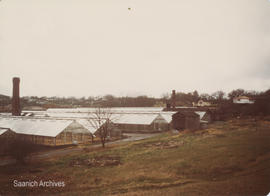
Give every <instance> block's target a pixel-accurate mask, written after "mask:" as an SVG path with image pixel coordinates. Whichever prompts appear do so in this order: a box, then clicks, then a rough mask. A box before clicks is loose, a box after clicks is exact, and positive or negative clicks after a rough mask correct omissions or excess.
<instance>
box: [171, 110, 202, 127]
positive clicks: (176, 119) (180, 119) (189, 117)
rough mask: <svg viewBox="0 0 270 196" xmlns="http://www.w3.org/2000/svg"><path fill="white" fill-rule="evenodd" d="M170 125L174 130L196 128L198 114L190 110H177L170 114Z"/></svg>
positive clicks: (198, 121) (198, 122)
mask: <svg viewBox="0 0 270 196" xmlns="http://www.w3.org/2000/svg"><path fill="white" fill-rule="evenodd" d="M172 126H173V128H174V129H176V130H184V129H189V130H198V129H199V128H200V115H199V114H196V113H195V112H191V111H179V112H177V113H175V114H173V115H172Z"/></svg>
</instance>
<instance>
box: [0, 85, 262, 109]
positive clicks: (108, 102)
mask: <svg viewBox="0 0 270 196" xmlns="http://www.w3.org/2000/svg"><path fill="white" fill-rule="evenodd" d="M263 93H264V92H258V91H246V90H244V89H236V90H232V91H231V92H230V93H228V94H226V93H225V92H223V91H216V92H214V93H212V94H208V93H201V94H199V93H198V91H196V90H195V91H193V92H188V93H184V92H176V97H175V101H176V105H177V106H192V103H193V102H195V103H196V102H198V101H199V100H203V101H207V102H210V103H211V104H217V105H218V104H221V103H223V102H226V101H231V100H232V99H233V98H234V97H237V96H248V97H250V98H252V99H256V98H258V97H260V96H261V95H263ZM170 99H171V94H170V93H164V94H163V95H162V96H161V97H160V98H155V97H149V96H146V95H142V96H137V97H128V96H125V97H117V96H113V95H110V94H108V95H104V96H98V97H93V96H89V97H88V98H86V97H81V98H76V97H45V96H43V97H37V96H27V97H21V106H22V107H26V106H41V107H43V108H55V107H155V106H156V107H165V106H166V103H167V102H170ZM8 104H11V97H9V96H4V95H0V106H5V105H8Z"/></svg>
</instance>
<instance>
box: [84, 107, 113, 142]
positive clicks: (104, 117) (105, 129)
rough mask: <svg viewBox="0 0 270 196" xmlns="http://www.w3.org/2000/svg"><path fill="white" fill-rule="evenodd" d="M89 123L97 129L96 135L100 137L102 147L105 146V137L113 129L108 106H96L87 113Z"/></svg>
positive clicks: (111, 116)
mask: <svg viewBox="0 0 270 196" xmlns="http://www.w3.org/2000/svg"><path fill="white" fill-rule="evenodd" d="M89 116H90V118H89V119H88V121H89V123H90V124H91V125H92V126H93V127H94V128H95V129H96V130H97V132H96V135H97V136H98V137H99V138H100V141H101V143H102V147H105V143H106V139H107V137H108V136H110V134H111V131H112V129H113V122H112V120H113V115H112V112H111V110H110V109H109V108H100V107H99V108H96V110H95V111H93V112H91V113H90V114H89Z"/></svg>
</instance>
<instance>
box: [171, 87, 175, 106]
mask: <svg viewBox="0 0 270 196" xmlns="http://www.w3.org/2000/svg"><path fill="white" fill-rule="evenodd" d="M171 102H172V108H173V109H175V90H173V91H172V97H171Z"/></svg>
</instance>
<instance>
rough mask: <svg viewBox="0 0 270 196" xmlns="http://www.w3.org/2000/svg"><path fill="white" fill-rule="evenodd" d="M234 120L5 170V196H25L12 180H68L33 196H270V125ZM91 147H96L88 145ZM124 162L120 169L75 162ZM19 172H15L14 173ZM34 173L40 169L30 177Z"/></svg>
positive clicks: (0, 186) (1, 178)
mask: <svg viewBox="0 0 270 196" xmlns="http://www.w3.org/2000/svg"><path fill="white" fill-rule="evenodd" d="M257 126H258V127H257V129H256V127H255V125H254V123H253V122H252V121H248V120H245V121H244V120H234V121H229V122H225V123H222V122H218V123H214V124H212V125H211V126H210V127H209V129H207V130H202V131H197V132H193V133H190V132H189V133H188V132H187V133H181V134H179V135H171V134H170V133H164V134H162V135H159V136H156V137H154V138H149V139H147V140H143V141H136V142H131V143H128V144H124V145H116V146H113V147H107V148H105V149H102V148H98V149H95V150H91V149H90V150H89V152H80V153H77V154H73V155H68V156H65V157H61V158H58V159H55V160H48V161H42V162H33V163H31V165H28V166H26V167H25V168H21V167H19V166H18V168H19V169H18V171H17V172H16V173H14V172H13V174H10V173H5V172H2V171H4V170H14V166H9V167H8V166H6V167H1V168H0V172H1V174H0V195H1V194H3V195H5V194H19V193H20V191H21V188H20V189H18V188H13V187H12V183H11V181H12V179H18V180H19V179H28V180H30V179H33V180H35V179H42V180H46V179H51V180H59V181H65V183H66V187H65V188H58V189H57V188H50V189H38V188H35V189H30V188H24V189H23V191H24V192H25V193H27V194H34V195H35V194H41V193H44V191H46V193H47V194H48V193H50V194H54V193H55V194H63V195H77V194H80V195H89V194H91V195H108V194H117V195H119V194H123V195H137V194H138V195H179V194H180V195H198V194H200V195H266V193H268V192H270V183H269V179H270V169H269V165H270V142H269V141H270V124H268V123H267V122H260V123H258V124H257ZM86 147H87V148H91V147H89V146H86ZM101 156H104V157H120V164H119V165H114V166H103V167H101V166H98V167H89V166H87V165H84V164H81V165H79V166H76V167H73V166H72V164H71V163H72V162H74V160H79V161H80V162H83V161H84V160H89V159H93V158H97V157H101ZM11 167H13V168H11ZM30 168H40V169H41V170H42V171H40V172H38V173H30V172H29V169H30Z"/></svg>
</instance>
